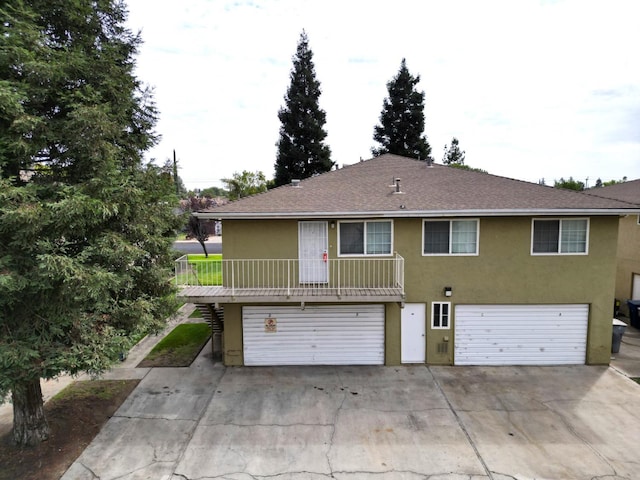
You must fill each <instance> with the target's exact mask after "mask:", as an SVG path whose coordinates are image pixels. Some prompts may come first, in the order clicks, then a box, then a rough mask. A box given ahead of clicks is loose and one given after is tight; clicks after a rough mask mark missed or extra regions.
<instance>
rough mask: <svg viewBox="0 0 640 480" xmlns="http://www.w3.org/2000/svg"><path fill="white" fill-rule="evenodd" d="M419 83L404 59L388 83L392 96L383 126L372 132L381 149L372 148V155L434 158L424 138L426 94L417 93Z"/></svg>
mask: <svg viewBox="0 0 640 480" xmlns="http://www.w3.org/2000/svg"><path fill="white" fill-rule="evenodd" d="M419 81H420V75H418V76H416V77H414V76H413V75H411V73H409V70H408V69H407V64H406V61H405V59H404V58H403V59H402V63H401V64H400V70H399V71H398V74H397V75H396V76H395V77H393V79H392V80H391V81H389V83H387V90H388V91H389V96H388V97H387V98H385V99H384V102H383V105H382V112H381V113H380V124H379V125H376V126H375V127H374V130H373V139H374V140H375V141H376V142H378V143H379V144H380V146H379V147H377V148H376V147H374V148H372V149H371V153H372V154H373V155H382V154H383V153H393V154H396V155H403V156H405V157H410V158H418V159H420V160H425V161H426V160H430V159H431V146H430V145H429V142H428V141H427V137H426V136H425V135H424V126H425V118H424V92H418V91H417V90H416V85H417V84H418V82H419Z"/></svg>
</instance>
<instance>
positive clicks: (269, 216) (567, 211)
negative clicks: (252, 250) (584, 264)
mask: <svg viewBox="0 0 640 480" xmlns="http://www.w3.org/2000/svg"><path fill="white" fill-rule="evenodd" d="M636 214H638V215H640V207H637V208H553V209H549V208H545V209H536V208H532V209H503V210H500V209H498V210H495V209H492V210H482V209H469V210H396V211H389V210H383V211H360V212H215V211H211V212H196V213H194V216H196V217H198V218H202V219H215V220H218V219H221V220H222V219H229V220H275V219H283V218H292V219H293V218H318V219H340V218H416V217H419V218H425V217H427V218H428V217H530V216H536V215H540V216H558V215H571V216H575V215H582V216H611V215H636Z"/></svg>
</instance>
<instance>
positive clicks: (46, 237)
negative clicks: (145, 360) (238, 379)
mask: <svg viewBox="0 0 640 480" xmlns="http://www.w3.org/2000/svg"><path fill="white" fill-rule="evenodd" d="M0 17H1V18H2V22H1V23H0V400H2V399H4V398H6V397H7V396H8V395H9V394H10V395H11V397H12V401H13V409H14V430H13V436H14V439H15V441H16V442H17V443H18V444H21V445H29V444H31V445H32V444H36V443H38V442H40V441H42V440H44V439H46V438H47V436H48V434H49V429H48V425H47V421H46V418H45V416H44V409H43V400H42V393H41V390H40V379H41V378H47V379H49V378H55V377H56V376H57V375H60V374H61V373H63V372H66V373H69V374H77V373H80V372H83V371H84V372H89V373H100V372H102V371H104V370H105V369H106V368H108V367H109V365H111V364H112V363H113V362H114V361H116V360H117V358H118V354H119V352H122V351H126V350H127V349H128V348H129V346H130V340H129V338H130V336H131V334H132V333H143V332H146V331H149V330H151V329H156V328H158V327H159V326H160V325H161V324H162V323H163V322H164V320H165V319H166V317H167V316H168V315H170V313H171V312H172V311H173V310H174V308H175V300H174V298H175V297H174V295H173V288H172V287H171V283H170V280H169V279H170V276H171V267H172V263H173V255H172V252H171V244H172V238H173V235H174V232H175V229H176V228H177V227H178V225H179V223H178V222H179V221H180V219H179V218H178V217H176V215H175V214H174V213H173V207H174V205H177V199H176V197H175V185H174V181H173V179H172V175H171V170H170V169H163V168H161V167H156V166H154V165H145V164H144V163H143V161H142V155H143V152H144V151H145V150H146V149H147V148H148V147H149V146H151V145H152V144H153V143H154V141H155V135H154V134H153V127H154V124H155V121H156V111H155V108H154V106H153V102H152V101H151V98H150V96H149V94H148V92H147V91H146V90H145V89H144V88H143V86H142V85H141V84H140V82H139V81H138V80H137V79H136V78H135V77H134V75H133V69H134V66H135V64H134V55H135V54H136V50H137V47H138V45H139V42H140V40H139V38H138V36H136V35H134V34H132V33H131V32H130V31H129V30H127V29H126V28H125V27H124V23H125V19H126V10H125V7H124V4H123V2H121V1H119V0H15V1H2V2H1V3H0Z"/></svg>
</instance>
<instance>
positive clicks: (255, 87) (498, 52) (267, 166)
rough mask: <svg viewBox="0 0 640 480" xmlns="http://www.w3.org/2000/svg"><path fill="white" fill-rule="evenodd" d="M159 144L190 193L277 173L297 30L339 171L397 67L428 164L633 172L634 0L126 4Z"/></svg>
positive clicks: (521, 174) (637, 63)
mask: <svg viewBox="0 0 640 480" xmlns="http://www.w3.org/2000/svg"><path fill="white" fill-rule="evenodd" d="M129 9H130V22H129V23H130V25H131V27H132V28H133V29H134V30H138V29H141V30H142V37H143V40H144V42H145V43H144V45H143V46H142V47H141V53H140V56H139V58H138V70H137V73H138V75H139V77H140V78H141V79H142V80H143V81H145V82H146V83H149V84H151V85H154V86H155V88H156V90H155V91H156V96H155V98H156V101H157V104H158V108H159V110H160V112H161V117H160V121H159V123H158V131H159V133H161V134H162V136H163V140H162V142H161V143H160V144H159V145H158V146H157V147H156V148H154V149H153V150H152V151H151V152H150V154H149V155H150V157H156V158H158V159H164V158H168V157H170V156H171V151H172V149H174V148H175V149H176V151H177V155H178V158H179V160H180V166H181V176H182V177H183V179H184V181H185V183H186V184H187V186H188V187H192V188H198V187H200V188H204V187H207V186H211V185H216V184H219V179H221V178H224V177H229V176H231V175H232V173H233V172H236V171H242V170H251V171H255V170H262V171H263V172H264V173H265V174H266V175H267V176H268V177H269V176H271V175H272V174H273V164H274V161H275V153H276V149H275V142H276V141H277V138H278V129H279V126H280V124H279V121H278V118H277V112H278V109H279V108H280V106H281V105H282V104H283V97H284V94H285V92H286V88H287V86H288V84H289V71H290V69H291V57H292V55H293V54H294V53H295V48H296V44H297V41H298V38H299V34H300V32H301V31H302V29H303V28H304V29H305V30H306V32H307V34H308V35H309V41H310V46H311V49H312V50H313V52H314V61H315V66H316V74H317V78H318V80H319V81H320V82H321V85H322V90H323V94H322V96H321V98H320V104H321V107H322V108H324V109H325V111H326V112H327V125H326V129H327V131H328V138H327V143H328V144H329V146H330V147H331V150H332V158H333V160H334V161H336V162H337V163H339V164H345V163H346V164H348V163H354V162H356V161H358V160H359V158H360V157H363V158H368V157H369V156H370V148H371V147H372V146H373V140H372V135H373V127H374V125H375V124H376V123H377V121H378V117H379V114H380V109H381V107H382V101H383V98H384V97H385V96H386V94H387V91H386V82H387V81H389V80H390V79H391V78H392V77H393V76H394V75H395V74H396V72H397V70H398V67H399V65H400V60H401V59H402V58H403V57H405V58H406V59H407V65H408V67H409V70H410V71H411V72H412V73H413V74H414V75H420V76H421V83H420V85H419V87H420V88H421V89H423V90H424V91H425V93H426V107H425V114H426V116H427V127H426V134H427V136H428V139H429V142H430V143H431V146H432V148H433V155H434V157H435V158H436V160H440V159H441V157H442V148H443V146H444V144H445V143H450V141H451V137H452V136H456V137H457V138H458V139H459V140H460V145H461V147H462V148H463V149H464V150H466V152H467V163H469V164H470V165H472V166H477V167H481V168H484V169H486V170H488V171H489V172H491V173H495V174H499V175H505V176H510V177H514V178H520V179H524V180H529V181H537V180H538V179H539V178H543V177H544V178H546V179H547V181H552V180H553V179H554V178H560V177H561V176H564V177H568V176H570V175H572V176H574V177H577V178H581V179H583V178H586V177H590V179H592V180H593V181H595V179H596V178H598V177H601V178H602V179H603V180H608V179H611V178H621V177H622V176H624V175H626V176H628V177H629V178H638V177H640V161H639V160H640V93H639V92H640V90H639V89H638V87H637V85H640V60H638V55H637V52H636V49H637V45H639V44H640V31H639V30H638V29H637V28H636V25H635V23H636V19H637V18H638V16H639V14H640V4H637V2H634V1H633V0H629V1H616V0H613V1H608V2H589V1H577V0H576V1H559V2H542V3H539V2H537V1H518V2H513V1H485V2H476V1H471V0H470V1H429V2H417V1H411V0H400V1H396V2H393V4H389V3H388V2H370V1H348V2H345V1H338V0H325V1H316V0H306V1H296V0H269V1H258V0H255V1H235V2H234V1H218V0H216V1H211V0H210V1H207V0H189V2H184V3H182V4H180V3H176V2H173V1H169V0H129Z"/></svg>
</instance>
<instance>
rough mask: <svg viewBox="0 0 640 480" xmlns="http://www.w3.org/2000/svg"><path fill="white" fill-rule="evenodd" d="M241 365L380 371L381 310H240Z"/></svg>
mask: <svg viewBox="0 0 640 480" xmlns="http://www.w3.org/2000/svg"><path fill="white" fill-rule="evenodd" d="M242 335H243V344H244V364H245V365H383V364H384V305H321V306H307V307H306V308H305V309H304V310H302V309H301V308H300V307H282V306H280V307H266V306H260V307H244V308H243V309H242Z"/></svg>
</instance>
